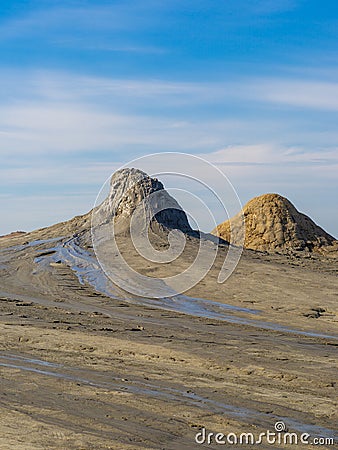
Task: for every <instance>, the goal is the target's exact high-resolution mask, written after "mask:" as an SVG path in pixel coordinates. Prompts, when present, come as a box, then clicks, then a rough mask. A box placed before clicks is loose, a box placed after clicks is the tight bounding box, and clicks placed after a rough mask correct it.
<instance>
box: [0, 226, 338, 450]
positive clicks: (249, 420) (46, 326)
mask: <svg viewBox="0 0 338 450" xmlns="http://www.w3.org/2000/svg"><path fill="white" fill-rule="evenodd" d="M51 230H52V231H49V232H48V233H49V234H48V235H46V232H44V231H42V232H36V233H35V234H32V235H31V236H29V235H24V236H20V237H15V238H5V239H2V240H1V242H0V272H1V286H0V296H1V317H0V319H1V321H0V327H1V353H0V373H1V386H2V398H1V421H0V428H1V429H0V448H1V449H22V450H30V449H54V448H55V449H121V450H124V449H177V450H178V449H194V448H196V449H197V448H228V446H226V445H223V446H222V445H216V444H215V443H213V444H211V445H198V444H196V443H195V435H196V433H197V432H198V431H199V430H200V429H201V428H202V427H205V428H206V429H207V430H208V431H210V432H215V433H216V432H221V433H224V434H227V433H230V432H233V433H238V434H240V433H241V432H251V433H254V434H255V436H258V434H259V433H260V432H264V431H266V430H272V431H273V429H274V428H273V426H274V423H275V422H276V421H277V420H282V421H283V422H285V424H286V425H287V427H288V429H289V430H290V431H295V432H297V433H299V434H301V433H302V432H308V433H309V434H310V435H311V436H325V437H332V436H334V429H335V426H336V423H337V416H336V411H337V404H336V402H335V400H336V397H337V396H336V394H337V391H336V389H337V386H336V378H337V377H336V375H337V365H336V361H337V344H338V340H337V310H336V305H337V295H338V278H337V271H338V263H337V259H335V258H331V259H326V258H324V257H322V256H311V255H308V257H306V258H303V257H287V256H282V255H268V254H264V253H259V252H253V251H245V252H244V254H243V256H242V259H241V261H240V264H239V265H238V267H237V269H236V270H235V272H234V273H233V275H232V276H231V277H230V279H229V280H228V281H226V282H225V283H224V284H223V285H220V284H218V283H217V275H218V273H219V270H220V267H221V265H222V262H223V259H224V254H223V255H222V251H221V252H220V254H219V255H218V257H217V259H216V262H215V264H214V267H213V268H212V270H211V271H210V272H209V274H208V275H207V276H206V277H205V278H204V279H203V280H202V281H201V282H200V283H199V284H198V285H197V286H195V287H194V288H193V289H192V290H191V291H190V292H188V293H187V295H188V296H190V298H192V299H196V298H200V299H206V300H205V303H204V304H205V305H208V302H210V301H214V302H220V303H223V304H224V305H225V308H224V311H223V314H222V315H220V316H219V317H216V318H215V317H214V318H210V317H207V314H206V315H205V316H204V317H202V316H201V315H199V312H198V311H199V310H198V308H197V309H196V310H194V309H191V313H189V314H183V313H182V312H180V311H179V307H180V305H179V304H178V308H177V310H174V309H172V310H170V311H169V310H168V309H167V310H166V309H162V308H161V304H157V305H156V304H153V305H152V306H151V305H150V304H144V303H142V301H140V302H136V301H135V299H128V298H120V299H118V298H116V299H114V298H110V297H108V296H107V295H105V294H104V293H102V292H98V291H97V290H96V289H94V287H93V286H91V285H90V284H88V283H84V284H81V283H80V282H79V279H78V277H77V276H76V273H75V272H74V271H73V270H72V269H71V268H70V267H69V266H68V265H67V264H63V263H56V262H53V261H50V262H49V264H45V265H44V266H42V265H41V264H40V263H39V262H38V260H37V259H36V258H37V257H38V256H39V255H40V256H41V255H43V256H44V258H46V259H45V261H48V256H49V255H48V253H49V252H50V248H51V242H50V241H47V242H46V241H43V240H42V241H38V239H46V238H49V239H50V238H56V239H57V238H58V236H60V233H59V231H60V230H58V229H57V228H56V229H51ZM32 242H33V244H32ZM161 270H162V271H164V270H165V268H163V267H162V268H158V271H159V276H161V273H160V271H161ZM155 276H156V274H155ZM187 298H188V297H185V298H183V300H182V299H181V301H185V300H186V299H187ZM186 301H188V300H186ZM178 303H179V300H178ZM188 304H189V303H188ZM189 305H190V306H191V304H189ZM192 305H194V302H193V301H192ZM196 311H197V312H196ZM188 312H189V311H188ZM252 447H253V446H252ZM258 447H260V448H273V446H271V445H268V444H267V443H265V444H264V443H263V444H261V445H259V446H258ZM308 447H309V446H308V445H302V444H298V445H297V448H308ZM237 448H241V446H237ZM243 448H251V447H250V445H246V446H243ZM279 448H291V446H290V445H284V446H283V445H280V446H279ZM292 448H294V446H292ZM321 448H333V446H325V445H322V446H321Z"/></svg>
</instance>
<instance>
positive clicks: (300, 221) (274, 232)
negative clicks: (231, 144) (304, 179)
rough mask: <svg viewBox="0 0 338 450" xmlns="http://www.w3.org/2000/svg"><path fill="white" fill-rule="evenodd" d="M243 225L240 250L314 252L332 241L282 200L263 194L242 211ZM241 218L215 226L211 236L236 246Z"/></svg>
mask: <svg viewBox="0 0 338 450" xmlns="http://www.w3.org/2000/svg"><path fill="white" fill-rule="evenodd" d="M243 215H244V221H245V239H244V247H246V248H249V249H252V250H259V251H268V252H276V251H277V252H282V253H286V252H289V251H302V250H305V251H310V252H312V251H317V250H320V249H322V248H324V247H328V246H330V247H331V246H332V245H334V243H335V239H334V238H333V237H332V236H330V235H329V234H328V233H326V232H325V231H324V230H323V229H322V228H320V227H319V226H318V225H316V224H315V223H314V222H313V220H311V219H310V218H309V217H308V216H306V215H305V214H302V213H300V212H299V211H297V209H296V208H295V207H294V206H293V204H292V203H291V202H290V201H289V200H288V199H287V198H285V197H282V196H281V195H278V194H264V195H261V196H259V197H255V198H253V199H252V200H250V201H249V202H248V203H247V204H246V205H245V206H244V208H243ZM242 218H243V216H242V215H241V214H238V215H237V216H235V217H233V218H232V219H230V220H227V221H225V222H223V223H221V224H220V225H218V226H217V227H216V228H215V229H214V230H213V231H212V233H213V234H215V235H217V236H219V237H221V238H223V239H225V240H228V241H229V240H230V224H231V229H232V236H231V242H232V243H233V244H239V243H240V236H241V235H242V233H243V229H242Z"/></svg>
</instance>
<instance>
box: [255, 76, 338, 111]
mask: <svg viewBox="0 0 338 450" xmlns="http://www.w3.org/2000/svg"><path fill="white" fill-rule="evenodd" d="M247 94H248V96H249V98H250V97H251V98H252V99H254V100H258V101H261V102H269V103H275V104H280V105H285V106H288V107H296V108H303V109H314V110H327V111H338V83H334V82H323V81H309V80H307V79H305V80H301V79H298V80H297V79H295V80H292V79H290V80H288V79H286V80H283V79H280V80H279V79H273V78H270V79H266V80H257V81H256V82H253V84H252V85H251V89H250V92H247Z"/></svg>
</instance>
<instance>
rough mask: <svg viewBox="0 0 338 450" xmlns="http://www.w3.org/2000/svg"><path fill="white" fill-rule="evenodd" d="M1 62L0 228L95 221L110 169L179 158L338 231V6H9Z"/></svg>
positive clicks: (240, 1) (256, 0) (245, 194)
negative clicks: (284, 200) (214, 168)
mask: <svg viewBox="0 0 338 450" xmlns="http://www.w3.org/2000/svg"><path fill="white" fill-rule="evenodd" d="M0 67H1V70H0V86H1V89H0V99H1V102H0V142H1V144H0V154H1V166H0V171H1V173H0V184H1V191H0V203H1V208H2V211H4V212H5V213H4V214H3V215H2V220H1V223H0V234H2V233H7V232H10V231H13V230H17V229H24V230H31V229H34V228H38V227H41V226H47V225H49V224H52V223H55V222H58V221H61V220H66V219H68V218H70V217H72V216H74V215H77V214H80V213H84V212H86V211H88V210H89V209H90V208H91V207H92V205H93V203H94V201H95V198H96V195H97V193H98V190H99V189H100V187H101V185H102V183H103V182H104V181H105V179H106V178H107V176H109V174H110V173H111V172H112V171H113V170H114V169H116V168H118V167H119V166H120V165H122V164H124V163H126V162H127V161H129V160H130V159H133V158H136V157H139V156H142V155H146V154H148V153H152V152H165V151H174V152H187V153H191V154H195V155H200V156H203V157H204V158H206V159H208V160H209V161H211V162H213V163H214V164H216V165H218V166H219V167H220V168H221V169H222V170H223V171H224V172H225V173H226V175H227V176H228V177H229V178H230V180H231V182H232V183H233V185H234V187H235V189H236V190H237V192H238V194H239V196H240V199H241V201H242V203H243V204H244V203H246V201H248V200H249V199H250V198H251V197H253V196H256V195H260V194H262V193H265V192H278V193H280V194H282V195H284V196H286V197H288V198H289V199H290V200H291V201H292V202H293V203H294V204H295V205H296V207H297V208H298V209H300V210H301V211H303V212H305V213H307V214H308V215H310V216H311V217H312V218H313V219H314V220H315V221H316V222H317V223H319V224H320V225H321V226H323V227H324V228H325V229H326V230H327V231H329V232H330V233H331V234H333V235H335V236H336V237H338V208H337V192H338V179H337V173H338V126H337V124H338V3H337V2H336V1H333V0H329V1H326V2H324V3H323V2H318V0H306V1H305V0H250V1H249V0H248V1H246V0H236V1H235V0H227V1H225V0H224V1H220V0H217V1H216V0H214V1H211V0H209V1H205V0H203V1H202V0H191V1H185V0H180V1H176V0H170V1H169V0H163V1H155V0H142V1H120V2H117V1H112V0H111V1H95V2H94V1H64V2H63V1H55V2H54V1H52V0H48V1H47V0H35V1H33V0H31V1H30V0H26V1H7V0H3V1H2V2H1V6H0ZM220 189H221V187H220ZM222 219H223V218H222V217H217V220H219V221H220V220H222Z"/></svg>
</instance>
